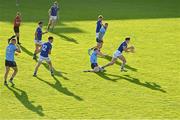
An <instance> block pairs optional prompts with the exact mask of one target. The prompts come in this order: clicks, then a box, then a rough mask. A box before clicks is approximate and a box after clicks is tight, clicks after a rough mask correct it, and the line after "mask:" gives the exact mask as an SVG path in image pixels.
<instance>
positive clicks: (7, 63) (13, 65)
mask: <svg viewBox="0 0 180 120" xmlns="http://www.w3.org/2000/svg"><path fill="white" fill-rule="evenodd" d="M5 66H7V67H17V65H16V62H15V61H8V60H5Z"/></svg>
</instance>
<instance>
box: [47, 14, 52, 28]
mask: <svg viewBox="0 0 180 120" xmlns="http://www.w3.org/2000/svg"><path fill="white" fill-rule="evenodd" d="M51 25H52V16H50V18H49V23H48V27H47V30H48V31H49V30H50V28H51Z"/></svg>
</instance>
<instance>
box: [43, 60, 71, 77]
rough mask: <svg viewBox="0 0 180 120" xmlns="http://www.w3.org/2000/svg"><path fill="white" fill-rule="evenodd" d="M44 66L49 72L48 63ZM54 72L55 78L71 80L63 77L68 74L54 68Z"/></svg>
mask: <svg viewBox="0 0 180 120" xmlns="http://www.w3.org/2000/svg"><path fill="white" fill-rule="evenodd" d="M42 65H43V66H44V67H45V68H46V69H47V70H48V71H49V65H48V64H47V63H42ZM53 71H54V75H55V76H58V77H62V78H63V79H64V80H69V78H67V77H65V76H64V75H63V74H67V73H65V72H62V71H58V70H56V69H55V68H53Z"/></svg>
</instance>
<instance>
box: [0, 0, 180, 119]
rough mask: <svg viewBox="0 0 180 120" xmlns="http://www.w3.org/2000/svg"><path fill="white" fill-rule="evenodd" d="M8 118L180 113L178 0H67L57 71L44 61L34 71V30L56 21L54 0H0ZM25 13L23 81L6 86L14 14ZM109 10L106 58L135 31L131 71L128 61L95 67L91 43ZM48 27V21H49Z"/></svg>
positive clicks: (0, 106)
mask: <svg viewBox="0 0 180 120" xmlns="http://www.w3.org/2000/svg"><path fill="white" fill-rule="evenodd" d="M0 3H1V4H0V61H1V64H0V71H1V72H0V78H1V80H0V119H53V118H74V119H79V118H90V119H91V118H97V119H100V118H101V119H108V118H109V119H120V118H122V119H128V118H131V119H138V118H139V119H152V118H153V119H164V118H169V119H172V118H177V119H180V103H179V101H180V94H179V93H180V88H179V86H180V81H179V80H180V71H179V70H180V66H179V64H180V60H179V59H180V54H179V51H180V47H179V43H180V34H179V32H180V22H179V21H180V14H179V13H180V9H179V4H180V2H179V1H178V0H147V1H144V0H104V1H97V0H61V1H60V5H61V11H60V21H59V22H58V25H57V27H56V29H55V31H54V32H53V33H48V34H46V35H44V36H43V40H44V41H45V40H46V39H47V37H48V36H49V35H52V36H53V37H54V38H55V39H54V43H53V49H52V55H51V60H52V63H53V65H54V68H55V70H56V72H55V73H56V76H55V77H54V78H53V77H51V76H50V73H49V71H48V69H47V65H46V64H44V65H42V66H41V67H40V69H39V71H38V78H34V77H32V75H33V71H34V67H35V64H36V62H35V61H33V60H32V54H33V50H34V42H33V41H34V31H35V29H36V27H37V22H38V21H39V20H43V21H44V22H45V25H46V24H47V21H48V15H47V11H48V9H49V7H50V3H51V1H48V0H36V1H29V0H24V1H23V0H20V6H19V7H16V6H15V0H14V1H11V0H6V1H4V0H0ZM17 10H20V12H22V16H23V24H22V26H21V28H20V31H21V39H20V40H21V42H22V51H23V52H22V53H21V54H19V55H18V56H16V62H17V64H18V68H19V73H18V74H17V76H16V78H15V83H16V86H15V88H12V87H5V86H3V75H4V56H5V48H6V46H7V38H8V37H9V36H11V35H12V34H13V29H12V28H13V24H12V20H13V18H14V16H15V13H16V11H17ZM99 14H103V15H104V17H105V22H108V23H109V28H108V30H107V33H106V35H105V38H104V41H105V43H104V47H103V49H102V52H104V53H106V54H108V55H109V57H106V58H99V59H98V61H99V64H100V65H104V64H106V63H107V62H109V61H110V59H111V56H112V54H113V52H114V51H115V50H116V49H117V47H118V46H119V44H120V43H121V42H122V41H123V39H124V37H126V36H131V37H132V41H131V44H133V45H134V46H135V47H136V53H134V54H124V55H125V57H126V59H127V66H126V68H127V69H128V72H127V73H121V72H120V61H118V62H117V63H116V64H115V65H114V66H112V67H109V68H107V72H105V73H97V74H95V73H83V72H82V71H83V70H85V69H90V63H89V56H88V54H87V49H88V48H90V47H91V46H94V45H95V44H96V42H95V24H96V19H97V16H98V15H99ZM44 28H45V27H44ZM60 73H61V74H60Z"/></svg>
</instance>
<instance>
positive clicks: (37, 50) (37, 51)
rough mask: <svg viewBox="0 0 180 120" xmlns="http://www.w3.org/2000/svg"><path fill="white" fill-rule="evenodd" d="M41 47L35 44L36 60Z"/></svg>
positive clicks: (34, 57)
mask: <svg viewBox="0 0 180 120" xmlns="http://www.w3.org/2000/svg"><path fill="white" fill-rule="evenodd" d="M40 47H41V45H39V44H37V43H35V50H34V55H33V59H36V58H37V56H36V55H37V54H38V53H39V52H40V51H39V49H40Z"/></svg>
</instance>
